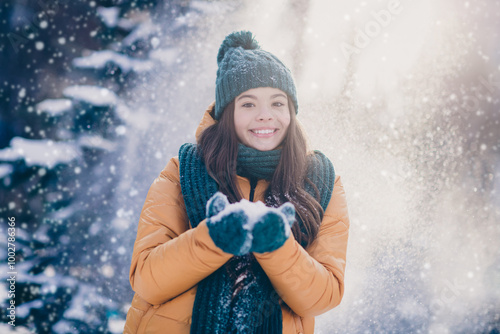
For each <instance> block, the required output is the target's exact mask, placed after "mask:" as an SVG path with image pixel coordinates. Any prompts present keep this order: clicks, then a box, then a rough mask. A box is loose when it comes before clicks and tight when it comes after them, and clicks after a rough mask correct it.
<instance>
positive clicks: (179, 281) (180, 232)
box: [130, 158, 232, 305]
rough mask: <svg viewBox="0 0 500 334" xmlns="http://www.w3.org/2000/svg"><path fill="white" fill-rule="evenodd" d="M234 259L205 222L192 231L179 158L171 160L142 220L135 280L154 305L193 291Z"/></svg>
mask: <svg viewBox="0 0 500 334" xmlns="http://www.w3.org/2000/svg"><path fill="white" fill-rule="evenodd" d="M231 257H232V255H231V254H228V253H225V252H223V251H222V250H221V249H219V248H218V247H217V246H215V244H214V243H213V241H212V239H211V237H210V235H209V234H208V227H207V225H206V223H205V220H203V221H202V222H201V223H200V224H199V225H198V226H197V227H196V228H194V229H189V221H188V217H187V213H186V209H185V206H184V200H183V198H182V192H181V187H180V181H179V169H178V160H177V159H176V158H172V159H170V161H169V162H168V164H167V166H166V167H165V168H164V169H163V171H162V172H161V173H160V175H159V176H158V177H157V178H156V179H155V180H154V182H153V184H152V185H151V187H150V189H149V192H148V194H147V196H146V201H145V203H144V206H143V208H142V211H141V215H140V218H139V226H138V229H137V238H136V240H135V243H134V251H133V253H132V264H131V267H130V284H131V286H132V289H133V290H134V291H135V292H137V293H138V294H139V295H140V296H141V297H142V298H143V299H144V300H146V301H147V302H148V303H150V304H153V305H155V304H162V303H164V302H166V301H168V300H170V299H172V298H174V297H176V296H178V295H179V294H181V293H183V292H185V291H187V290H189V289H190V288H192V287H193V286H195V285H196V284H197V283H198V282H199V281H201V280H202V279H204V278H205V277H207V276H208V275H210V274H211V273H213V272H214V271H215V270H217V269H218V268H219V267H221V266H222V265H223V264H224V263H226V261H227V260H229V259H230V258H231Z"/></svg>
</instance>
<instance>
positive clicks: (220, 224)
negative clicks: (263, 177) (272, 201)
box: [207, 192, 295, 255]
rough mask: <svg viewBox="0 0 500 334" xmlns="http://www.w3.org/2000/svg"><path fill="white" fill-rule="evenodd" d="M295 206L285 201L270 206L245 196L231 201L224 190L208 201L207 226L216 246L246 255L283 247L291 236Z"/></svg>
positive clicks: (232, 252)
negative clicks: (233, 201)
mask: <svg viewBox="0 0 500 334" xmlns="http://www.w3.org/2000/svg"><path fill="white" fill-rule="evenodd" d="M294 222H295V208H294V206H293V204H292V203H285V204H283V205H282V206H280V207H279V208H270V207H267V206H265V205H264V203H262V202H250V201H248V200H246V199H242V200H241V201H240V202H238V203H234V204H229V201H228V200H227V197H226V196H225V195H224V194H222V193H221V192H217V193H215V195H213V196H212V197H211V198H210V199H209V200H208V202H207V226H208V232H209V234H210V237H211V238H212V240H213V241H214V243H215V245H216V246H217V247H219V248H220V249H222V250H223V251H224V252H226V253H231V254H234V255H244V254H247V253H249V252H257V253H265V252H272V251H273V250H276V249H278V248H280V247H281V246H282V245H283V244H284V243H285V241H286V240H287V239H288V237H289V236H290V231H291V230H290V228H291V226H292V225H293V223H294Z"/></svg>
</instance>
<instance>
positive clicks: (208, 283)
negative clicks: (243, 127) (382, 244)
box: [179, 143, 335, 334]
mask: <svg viewBox="0 0 500 334" xmlns="http://www.w3.org/2000/svg"><path fill="white" fill-rule="evenodd" d="M280 157H281V150H280V149H277V150H272V151H259V150H255V149H252V148H249V147H247V146H244V145H242V144H239V150H238V158H237V173H238V174H239V175H244V176H248V177H253V178H258V179H267V180H270V179H271V177H272V175H273V173H274V170H275V169H276V166H277V165H278V162H279V160H280ZM179 163H180V167H179V169H180V182H181V188H182V195H183V198H184V203H185V206H186V210H187V214H188V217H189V220H190V222H191V225H192V227H193V228H195V227H196V226H198V224H199V222H201V221H202V220H203V219H205V218H206V209H205V208H206V203H207V201H208V200H209V199H210V197H212V195H213V194H215V193H216V192H217V190H218V186H217V183H216V181H215V180H214V179H213V178H212V177H210V175H209V174H208V172H207V170H206V168H205V165H204V163H203V161H202V159H201V158H200V154H199V152H198V151H197V146H196V145H195V144H190V143H186V144H184V145H182V146H181V148H180V150H179ZM308 177H309V179H310V180H311V181H312V182H313V183H314V184H315V185H316V187H317V188H318V190H319V192H320V196H321V201H320V204H321V206H322V208H323V210H325V209H326V207H327V205H328V203H329V202H330V197H331V194H332V191H333V183H334V180H335V171H334V168H333V165H332V163H331V162H330V160H328V158H327V157H326V156H325V155H323V154H322V153H321V152H320V151H315V155H314V156H311V158H310V160H309V165H308ZM305 189H306V190H307V191H308V192H309V193H311V194H312V195H313V196H314V191H313V188H312V186H310V185H309V184H306V186H305ZM299 224H301V222H300V220H299ZM228 269H230V270H228ZM240 273H244V275H239V274H240ZM236 278H238V279H239V280H240V281H239V282H238V285H239V286H242V287H243V288H241V289H238V290H235V289H234V286H235V285H234V283H235V279H236ZM191 333H192V334H200V333H201V334H205V333H207V334H208V333H210V334H226V333H251V334H257V333H259V334H260V333H262V334H274V333H282V314H281V306H280V299H279V297H278V295H277V293H276V292H275V290H274V288H273V286H272V285H271V282H270V281H269V279H268V277H267V276H266V274H265V272H264V271H263V269H262V268H261V267H260V265H259V263H258V262H257V260H256V259H255V257H254V256H253V254H252V253H250V254H246V255H243V256H233V257H232V258H231V259H230V260H229V261H228V262H227V263H226V264H225V265H223V266H222V267H220V268H219V269H218V270H216V271H215V272H214V273H212V274H211V275H210V276H208V277H206V278H205V279H203V280H202V281H201V282H199V283H198V286H197V292H196V298H195V302H194V306H193V315H192V323H191Z"/></svg>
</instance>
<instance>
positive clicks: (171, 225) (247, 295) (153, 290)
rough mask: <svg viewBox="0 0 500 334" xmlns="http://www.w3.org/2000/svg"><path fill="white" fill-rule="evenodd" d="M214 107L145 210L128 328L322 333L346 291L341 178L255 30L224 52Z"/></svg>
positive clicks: (233, 39) (287, 76)
mask: <svg viewBox="0 0 500 334" xmlns="http://www.w3.org/2000/svg"><path fill="white" fill-rule="evenodd" d="M217 63H218V70H217V79H216V92H215V93H216V94H215V102H214V103H212V104H211V105H210V106H209V107H208V109H207V110H206V112H205V114H204V116H203V118H202V121H201V123H200V125H199V127H198V129H197V131H196V140H197V145H195V144H184V145H182V147H181V148H180V150H179V155H178V157H174V158H172V159H170V161H169V162H168V164H167V165H166V167H165V168H164V169H163V171H162V172H161V174H160V176H159V177H158V178H157V179H156V180H155V181H154V182H153V184H152V185H151V188H150V190H149V192H148V195H147V198H146V202H145V204H144V207H143V209H142V212H141V216H140V220H139V227H138V230H137V239H136V241H135V245H134V251H133V255H132V265H131V268H130V283H131V285H132V289H133V290H134V291H135V292H136V293H135V296H134V298H133V300H132V306H131V307H130V309H129V311H128V314H127V321H126V324H125V333H216V334H217V333H265V334H270V333H271V334H273V333H287V334H288V333H307V334H309V333H313V332H314V316H316V315H319V314H321V313H324V312H326V311H328V310H330V309H332V308H333V307H335V306H337V305H338V304H339V303H340V301H341V299H342V296H343V293H344V270H345V259H346V248H347V239H348V230H349V218H348V212H347V204H346V198H345V193H344V189H343V187H342V183H341V180H340V176H338V175H337V176H336V175H335V172H334V169H333V165H332V164H331V162H330V160H328V158H327V157H326V156H325V155H323V154H322V153H321V152H319V151H313V152H307V150H306V140H305V137H304V134H303V132H302V130H301V128H300V126H299V124H298V121H297V119H296V114H297V112H298V103H297V94H296V91H295V84H294V81H293V78H292V75H291V73H290V71H289V70H288V68H287V67H286V66H285V65H284V64H283V63H282V62H281V61H280V60H279V59H278V58H276V57H275V56H274V55H272V54H271V53H269V52H267V51H264V50H262V49H261V48H260V47H259V45H258V44H257V42H256V41H255V40H254V38H253V36H252V34H251V33H250V32H247V31H241V32H234V33H232V34H230V35H228V36H227V37H226V38H225V40H224V41H223V43H222V45H221V47H220V49H219V53H218V55H217Z"/></svg>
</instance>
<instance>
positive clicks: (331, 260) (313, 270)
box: [124, 103, 349, 334]
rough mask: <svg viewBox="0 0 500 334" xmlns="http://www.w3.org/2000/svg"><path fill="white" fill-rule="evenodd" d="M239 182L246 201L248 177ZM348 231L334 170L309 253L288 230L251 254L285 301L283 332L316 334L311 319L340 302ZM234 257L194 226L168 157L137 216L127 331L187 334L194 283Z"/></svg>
mask: <svg viewBox="0 0 500 334" xmlns="http://www.w3.org/2000/svg"><path fill="white" fill-rule="evenodd" d="M212 107H213V103H212V104H211V105H210V107H209V108H208V109H207V111H206V112H205V114H204V116H203V119H202V121H201V123H200V125H199V127H198V129H197V131H196V136H197V137H198V136H199V135H200V134H201V132H202V131H203V129H205V128H206V127H208V126H209V125H211V124H213V123H214V120H213V119H212V117H211V116H210V115H209V113H208V112H209V111H210V110H211V109H212ZM237 179H238V183H239V186H240V187H241V190H242V192H243V195H244V196H245V198H246V199H249V194H250V182H249V180H248V179H246V178H244V177H241V176H237ZM267 185H268V182H267V181H265V180H259V181H258V183H257V187H256V188H255V195H254V201H259V200H260V201H263V194H264V191H265V189H266V188H267ZM348 233H349V217H348V211H347V203H346V197H345V193H344V188H343V186H342V182H341V180H340V176H338V175H337V176H336V177H335V185H334V189H333V194H332V197H331V200H330V203H329V204H328V207H327V209H326V211H325V215H324V218H323V221H322V223H321V227H320V230H319V234H318V237H317V239H316V240H315V241H314V242H313V243H312V244H311V245H309V247H307V249H306V250H305V249H304V248H302V247H301V246H300V244H299V243H298V242H297V241H296V240H295V239H294V237H293V235H290V238H288V240H287V241H286V242H285V244H284V245H283V246H282V247H280V248H279V249H277V250H275V251H273V252H268V253H263V254H257V253H255V258H256V259H257V261H258V262H259V264H260V265H261V267H262V268H263V269H264V271H265V272H266V274H267V276H268V277H269V279H270V280H271V283H272V284H273V286H274V288H275V289H276V291H277V292H278V294H279V295H280V296H281V298H282V299H283V301H284V303H283V304H282V311H283V333H284V334H292V333H294V334H296V333H305V334H311V333H313V332H314V316H316V315H319V314H322V313H324V312H326V311H328V310H330V309H332V308H333V307H335V306H337V305H338V304H339V303H340V301H341V299H342V296H343V293H344V270H345V264H346V248H347V239H348ZM231 256H232V254H228V253H225V252H223V251H222V250H221V249H219V248H218V247H217V246H216V245H215V244H214V243H213V241H212V239H211V238H210V235H209V234H208V228H207V225H206V223H205V220H204V221H202V222H201V223H200V224H199V225H198V227H197V228H194V229H193V228H191V226H190V223H189V220H188V217H187V213H186V209H185V206H184V200H183V198H182V193H181V187H180V181H179V161H178V159H177V157H174V158H172V159H170V161H169V162H168V163H167V165H166V166H165V168H164V169H163V170H162V172H161V173H160V175H159V176H158V177H157V178H156V179H155V180H154V182H153V184H152V185H151V188H150V189H149V192H148V194H147V197H146V201H145V203H144V206H143V208H142V212H141V215H140V219H139V226H138V230H137V238H136V241H135V244H134V251H133V254H132V264H131V267H130V284H131V285H132V289H133V290H134V291H135V292H136V293H135V296H134V298H133V300H132V305H131V307H130V309H129V311H128V314H127V320H126V323H125V331H124V333H176V334H177V333H179V334H180V333H182V334H184V333H185V334H187V333H189V331H190V324H191V315H192V309H193V303H194V299H195V295H196V286H197V284H198V282H200V281H201V280H203V279H204V278H205V277H207V276H209V275H210V274H212V273H213V272H214V271H215V270H217V269H218V268H219V267H221V266H222V265H224V263H226V261H228V260H229V259H230V258H231ZM285 303H286V304H285Z"/></svg>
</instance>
